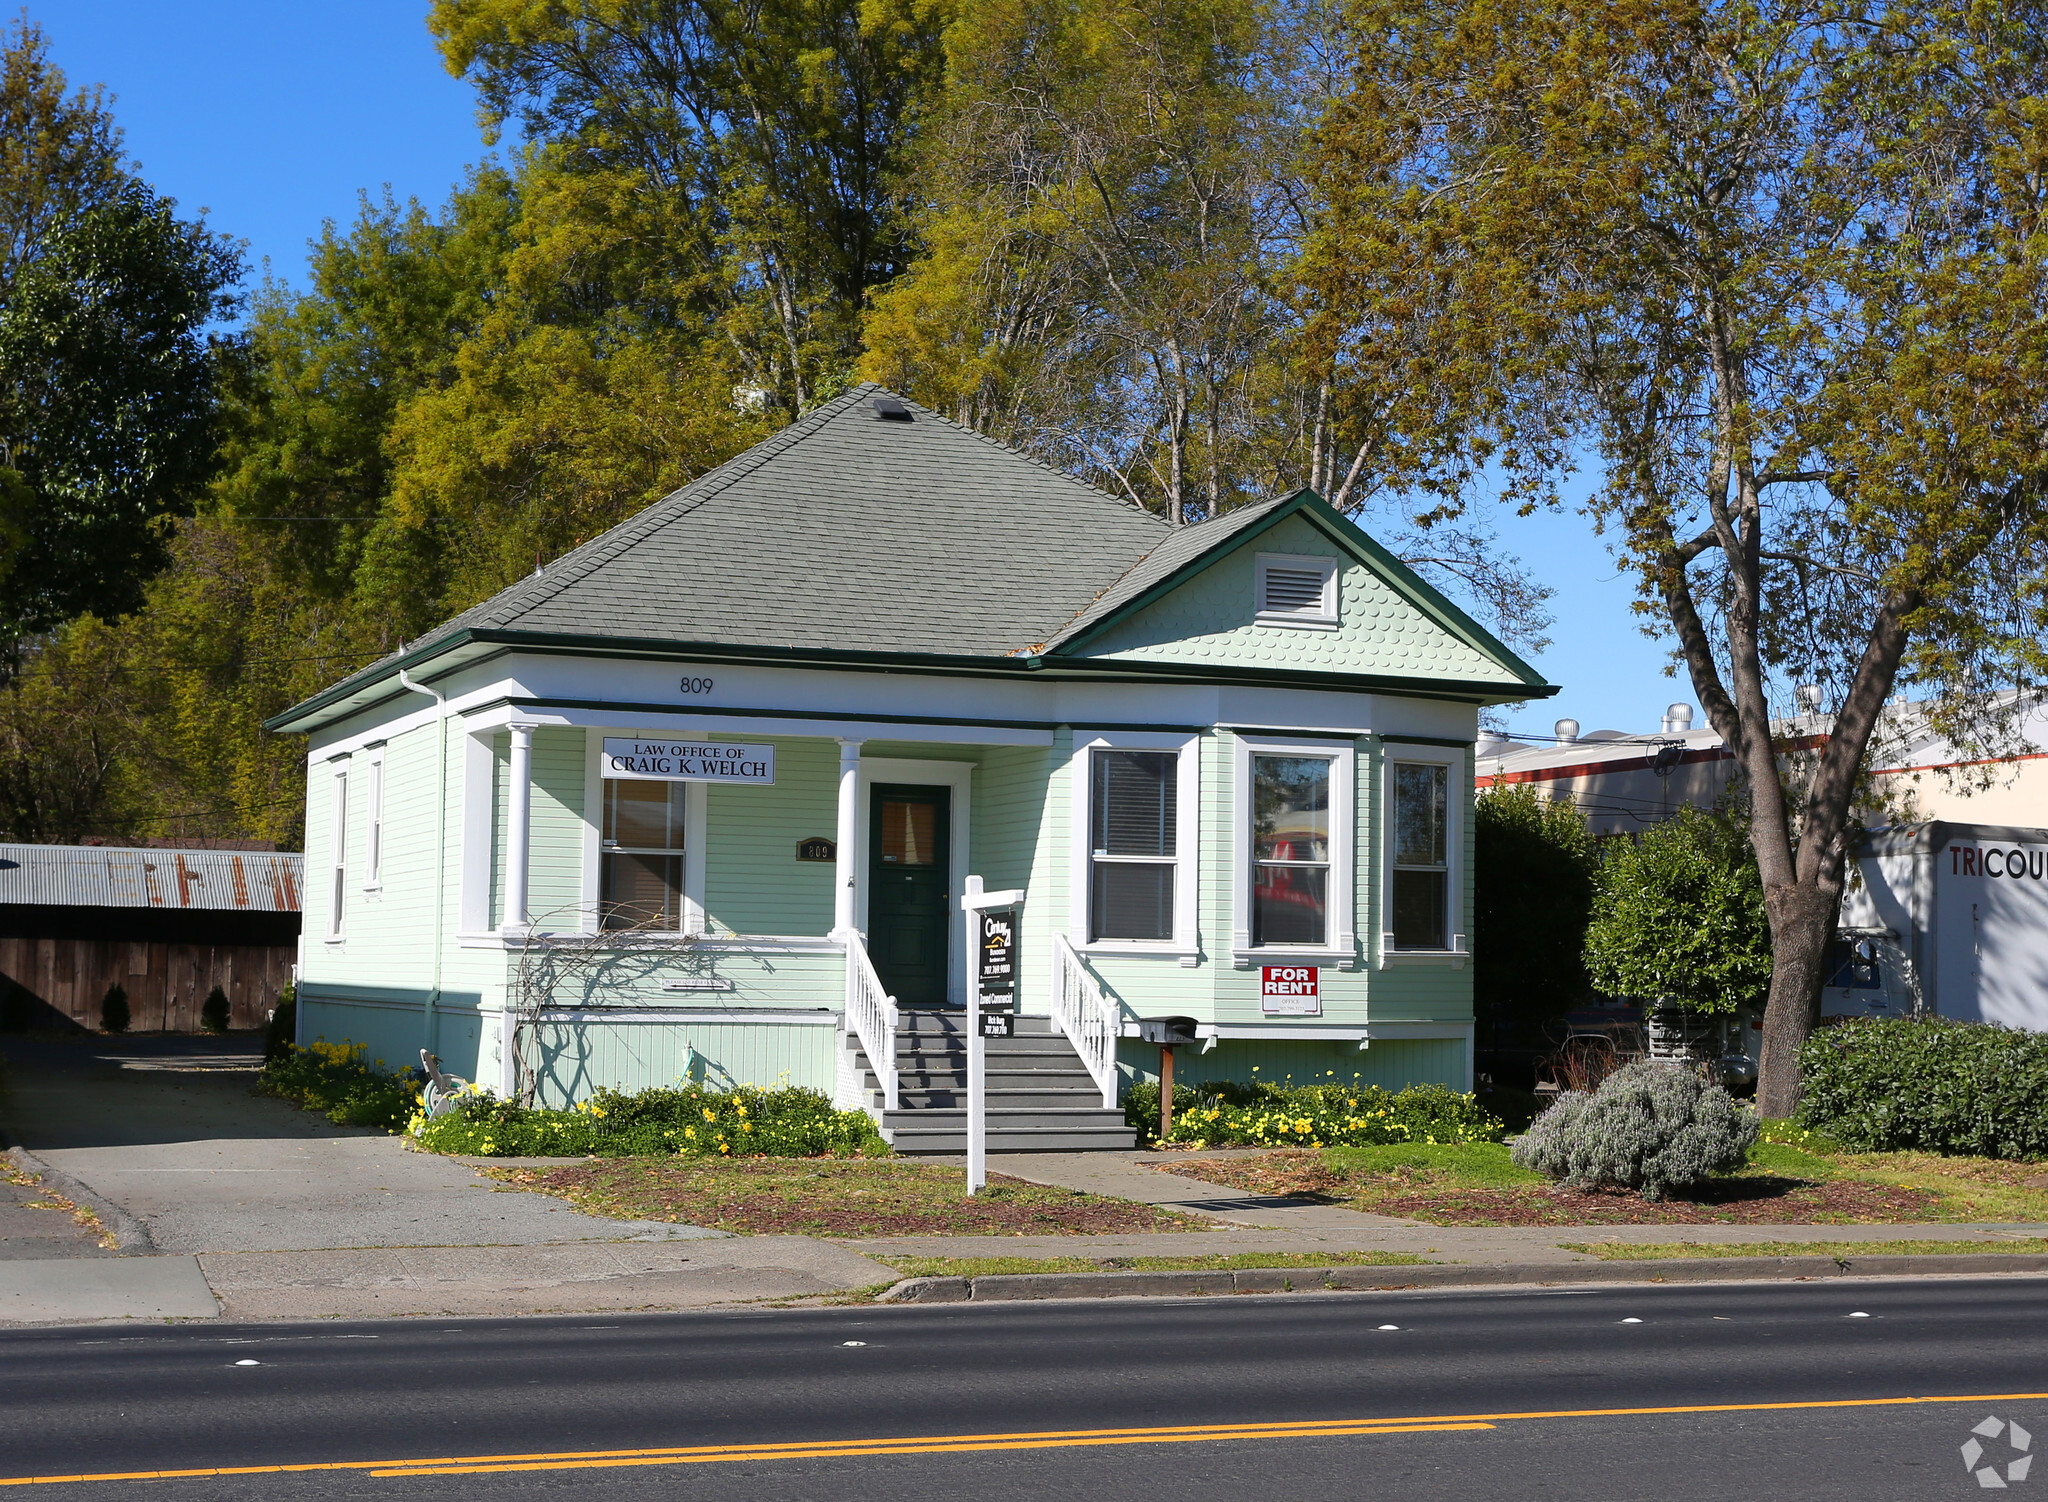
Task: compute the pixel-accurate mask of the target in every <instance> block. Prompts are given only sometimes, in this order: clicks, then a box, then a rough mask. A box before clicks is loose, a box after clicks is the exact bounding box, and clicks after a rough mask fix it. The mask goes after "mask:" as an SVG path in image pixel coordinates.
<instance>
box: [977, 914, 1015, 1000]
mask: <svg viewBox="0 0 2048 1502" xmlns="http://www.w3.org/2000/svg"><path fill="white" fill-rule="evenodd" d="M1017 938H1018V936H1017V910H1016V909H1015V908H1013V907H991V908H983V909H982V910H981V944H980V955H981V959H980V967H981V968H980V971H979V974H980V978H981V994H982V995H984V996H990V997H1001V998H1005V999H1007V998H1010V997H1013V996H1015V995H1016V994H1017V954H1018V947H1017Z"/></svg>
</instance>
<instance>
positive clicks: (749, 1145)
mask: <svg viewBox="0 0 2048 1502" xmlns="http://www.w3.org/2000/svg"><path fill="white" fill-rule="evenodd" d="M408 1129H409V1130H410V1131H411V1132H412V1134H413V1136H414V1138H415V1139H416V1140H417V1141H418V1142H419V1144H420V1146H422V1147H424V1148H426V1149H428V1150H429V1151H430V1152H437V1153H469V1154H474V1155H476V1156H479V1157H486V1158H525V1157H535V1158H541V1157H573V1156H579V1155H583V1154H592V1155H595V1156H597V1157H605V1158H622V1157H643V1156H657V1155H661V1156H665V1155H679V1156H709V1157H717V1156H720V1155H729V1156H734V1157H777V1158H817V1157H838V1158H849V1157H862V1158H880V1157H886V1156H887V1155H888V1152H889V1145H888V1144H887V1143H886V1142H884V1141H883V1140H882V1134H881V1133H880V1132H879V1131H878V1130H877V1129H876V1127H875V1122H874V1118H873V1117H871V1116H869V1115H868V1114H867V1112H865V1111H837V1110H834V1109H833V1107H832V1102H831V1101H830V1100H829V1099H827V1098H826V1097H825V1096H824V1095H823V1094H822V1093H820V1092H819V1091H816V1090H806V1089H801V1088H798V1087H794V1086H790V1087H783V1088H778V1089H773V1090H768V1089H762V1088H760V1087H758V1086H753V1085H743V1086H741V1087H740V1088H739V1089H737V1090H701V1089H671V1088H664V1089H653V1090H641V1091H638V1092H636V1093H633V1094H627V1093H625V1092H623V1091H618V1090H600V1091H598V1092H597V1093H596V1094H595V1095H593V1096H591V1098H590V1099H589V1100H586V1101H581V1102H578V1103H577V1104H576V1105H574V1106H570V1107H568V1108H567V1109H566V1110H555V1109H552V1108H548V1107H527V1106H521V1105H518V1104H517V1103H515V1102H512V1101H506V1100H500V1099H499V1098H498V1097H497V1096H495V1095H493V1094H491V1093H490V1092H489V1091H488V1090H479V1089H476V1088H475V1087H471V1089H470V1090H469V1091H468V1092H467V1093H465V1094H463V1095H460V1096H457V1097H456V1100H455V1104H454V1109H453V1110H451V1111H450V1112H448V1113H447V1114H446V1115H442V1116H437V1117H435V1118H434V1119H433V1120H431V1121H429V1120H427V1119H426V1118H425V1117H424V1116H416V1117H414V1119H413V1121H412V1122H411V1123H410V1126H409V1128H408Z"/></svg>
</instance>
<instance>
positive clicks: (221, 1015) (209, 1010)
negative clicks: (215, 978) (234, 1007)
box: [199, 986, 229, 1033]
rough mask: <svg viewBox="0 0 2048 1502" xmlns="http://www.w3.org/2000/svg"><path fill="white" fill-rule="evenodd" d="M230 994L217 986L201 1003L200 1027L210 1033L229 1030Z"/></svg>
mask: <svg viewBox="0 0 2048 1502" xmlns="http://www.w3.org/2000/svg"><path fill="white" fill-rule="evenodd" d="M228 1015H229V1014H228V993H227V992H225V991H223V990H222V989H221V988H220V987H219V986H215V987H214V988H213V989H212V990H211V991H208V992H207V993H206V1000H204V1001H202V1002H201V1003H199V1026H200V1027H201V1028H203V1029H204V1030H205V1031H207V1032H209V1033H224V1032H226V1031H227V1030H228Z"/></svg>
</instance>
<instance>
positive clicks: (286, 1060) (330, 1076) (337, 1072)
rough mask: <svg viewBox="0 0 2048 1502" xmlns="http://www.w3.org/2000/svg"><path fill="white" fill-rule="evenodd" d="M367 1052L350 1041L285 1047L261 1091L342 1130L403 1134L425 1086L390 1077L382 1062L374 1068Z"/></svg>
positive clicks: (266, 1070)
mask: <svg viewBox="0 0 2048 1502" xmlns="http://www.w3.org/2000/svg"><path fill="white" fill-rule="evenodd" d="M368 1052H369V1050H368V1049H366V1048H365V1047H364V1046H363V1045H362V1044H360V1043H350V1042H349V1041H347V1040H346V1039H343V1040H342V1041H341V1042H339V1043H329V1042H328V1041H327V1040H326V1039H324V1038H322V1039H320V1040H318V1041H317V1042H313V1043H308V1044H307V1045H306V1046H305V1047H304V1048H300V1047H298V1046H296V1045H294V1044H291V1043H286V1044H285V1045H284V1052H283V1053H281V1054H276V1055H273V1056H271V1057H270V1058H269V1059H268V1060H267V1061H266V1062H265V1063H264V1065H263V1074H262V1078H261V1084H260V1085H259V1088H260V1089H261V1090H262V1091H263V1092H264V1093H265V1094H267V1095H276V1096H281V1097H283V1098H284V1099H285V1100H288V1101H290V1102H292V1104H294V1105H297V1106H302V1107H304V1108H305V1109H306V1110H308V1111H318V1112H319V1113H320V1114H321V1115H323V1116H325V1117H326V1118H327V1119H328V1120H329V1121H332V1122H334V1123H335V1124H336V1125H338V1126H364V1127H382V1128H384V1130H385V1131H387V1132H395V1131H398V1130H399V1129H400V1128H401V1127H403V1126H404V1125H405V1123H406V1120H407V1118H409V1117H410V1116H411V1115H412V1114H413V1112H414V1111H415V1110H416V1109H417V1108H418V1105H419V1097H420V1082H419V1080H418V1079H416V1078H414V1077H412V1076H411V1075H407V1074H392V1073H390V1072H389V1071H388V1070H386V1069H385V1068H384V1061H383V1060H382V1059H379V1060H377V1061H376V1062H375V1063H374V1064H373V1063H371V1062H370V1060H369V1059H368V1057H367V1054H368Z"/></svg>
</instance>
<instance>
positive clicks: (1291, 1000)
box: [1259, 965, 1323, 1017]
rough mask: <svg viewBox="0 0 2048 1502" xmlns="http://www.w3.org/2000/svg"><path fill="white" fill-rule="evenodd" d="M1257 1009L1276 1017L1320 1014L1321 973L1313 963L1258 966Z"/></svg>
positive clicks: (1321, 1004)
mask: <svg viewBox="0 0 2048 1502" xmlns="http://www.w3.org/2000/svg"><path fill="white" fill-rule="evenodd" d="M1259 1010H1260V1011H1262V1012H1266V1013H1269V1014H1271V1015H1273V1016H1278V1017H1320V1016H1322V1015H1323V972H1322V971H1321V970H1320V969H1318V968H1317V967H1316V966H1314V965H1261V966H1260V967H1259Z"/></svg>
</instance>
